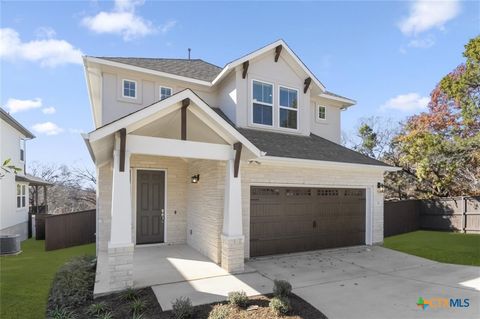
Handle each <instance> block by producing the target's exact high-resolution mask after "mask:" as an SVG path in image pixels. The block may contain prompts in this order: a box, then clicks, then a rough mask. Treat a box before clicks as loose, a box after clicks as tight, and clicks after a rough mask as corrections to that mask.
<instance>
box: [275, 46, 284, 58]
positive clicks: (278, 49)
mask: <svg viewBox="0 0 480 319" xmlns="http://www.w3.org/2000/svg"><path fill="white" fill-rule="evenodd" d="M282 49H283V46H282V45H281V44H280V45H278V46H277V47H276V48H275V62H278V58H279V57H280V53H281V52H282Z"/></svg>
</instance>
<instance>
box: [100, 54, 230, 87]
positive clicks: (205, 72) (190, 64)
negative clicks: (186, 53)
mask: <svg viewBox="0 0 480 319" xmlns="http://www.w3.org/2000/svg"><path fill="white" fill-rule="evenodd" d="M97 58H98V59H103V60H108V61H113V62H118V63H124V64H128V65H133V66H137V67H140V68H145V69H150V70H155V71H160V72H165V73H170V74H174V75H179V76H185V77H188V78H193V79H197V80H202V81H208V82H211V81H213V79H215V77H216V76H217V75H218V74H219V73H220V72H221V71H222V68H221V67H218V66H216V65H213V64H211V63H208V62H205V61H203V60H200V59H191V60H188V59H159V58H121V57H97Z"/></svg>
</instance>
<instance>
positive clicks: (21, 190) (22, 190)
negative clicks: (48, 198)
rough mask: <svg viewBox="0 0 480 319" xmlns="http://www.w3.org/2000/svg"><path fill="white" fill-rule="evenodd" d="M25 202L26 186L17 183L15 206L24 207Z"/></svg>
mask: <svg viewBox="0 0 480 319" xmlns="http://www.w3.org/2000/svg"><path fill="white" fill-rule="evenodd" d="M26 202H27V186H26V185H21V184H17V208H23V207H25V205H26Z"/></svg>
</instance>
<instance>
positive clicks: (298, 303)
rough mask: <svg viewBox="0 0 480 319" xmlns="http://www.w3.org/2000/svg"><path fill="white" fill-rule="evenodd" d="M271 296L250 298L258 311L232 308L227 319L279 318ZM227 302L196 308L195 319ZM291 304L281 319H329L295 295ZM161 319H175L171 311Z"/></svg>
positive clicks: (160, 316)
mask: <svg viewBox="0 0 480 319" xmlns="http://www.w3.org/2000/svg"><path fill="white" fill-rule="evenodd" d="M271 297H272V295H271V294H269V295H262V296H255V297H250V298H249V302H248V306H252V305H257V306H258V309H257V310H251V311H247V310H246V309H242V308H235V307H230V314H229V316H228V317H227V318H226V319H247V318H252V319H253V318H258V319H273V318H279V317H278V316H277V315H276V314H275V313H274V312H273V311H272V310H271V309H270V308H269V307H268V304H269V302H270V298H271ZM226 303H227V302H226V301H225V302H220V303H218V302H217V303H212V304H208V305H201V306H196V307H194V309H195V312H194V316H193V318H195V319H207V318H208V314H209V313H210V311H212V309H213V307H214V306H215V305H218V304H226ZM290 303H291V305H292V310H291V311H290V312H289V313H288V314H287V315H284V316H281V317H280V318H289V319H327V317H326V316H325V315H324V314H323V313H321V312H320V311H319V310H317V309H316V308H314V307H313V306H312V305H310V304H309V303H308V302H306V301H305V300H303V299H302V298H300V297H298V296H297V295H295V294H292V295H291V296H290ZM152 318H159V319H171V318H173V316H172V313H171V311H165V312H162V313H161V314H160V315H159V316H158V317H152Z"/></svg>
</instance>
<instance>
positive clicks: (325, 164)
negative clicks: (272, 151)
mask: <svg viewBox="0 0 480 319" xmlns="http://www.w3.org/2000/svg"><path fill="white" fill-rule="evenodd" d="M254 160H256V161H258V162H260V163H265V164H272V165H286V166H295V167H317V168H325V169H341V168H347V169H356V170H370V171H383V172H397V171H400V170H401V168H400V167H392V166H381V165H367V164H355V163H343V162H330V161H315V160H307V159H300V158H289V157H277V156H263V157H260V158H257V159H254Z"/></svg>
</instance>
